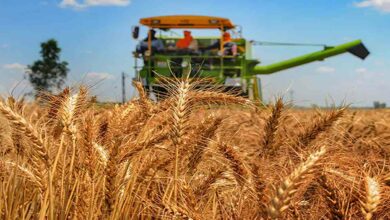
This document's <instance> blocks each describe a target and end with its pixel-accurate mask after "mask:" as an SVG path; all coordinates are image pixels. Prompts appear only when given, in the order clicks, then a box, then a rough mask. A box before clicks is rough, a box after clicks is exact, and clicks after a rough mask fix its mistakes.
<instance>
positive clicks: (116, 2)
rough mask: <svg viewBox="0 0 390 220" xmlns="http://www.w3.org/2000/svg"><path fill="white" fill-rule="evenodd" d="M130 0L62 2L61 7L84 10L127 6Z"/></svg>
mask: <svg viewBox="0 0 390 220" xmlns="http://www.w3.org/2000/svg"><path fill="white" fill-rule="evenodd" d="M129 4H130V0H82V2H80V1H79V0H62V2H61V3H60V7H63V8H67V7H71V8H74V9H83V8H87V7H92V6H127V5H129Z"/></svg>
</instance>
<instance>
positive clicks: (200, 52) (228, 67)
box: [133, 15, 369, 100]
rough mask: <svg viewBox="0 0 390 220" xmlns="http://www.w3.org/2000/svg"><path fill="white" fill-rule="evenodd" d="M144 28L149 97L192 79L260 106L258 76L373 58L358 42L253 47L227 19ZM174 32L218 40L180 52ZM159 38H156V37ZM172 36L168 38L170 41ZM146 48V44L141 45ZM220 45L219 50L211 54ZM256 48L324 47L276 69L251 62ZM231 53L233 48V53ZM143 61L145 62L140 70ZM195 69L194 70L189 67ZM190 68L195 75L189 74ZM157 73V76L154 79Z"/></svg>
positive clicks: (151, 22) (150, 23)
mask: <svg viewBox="0 0 390 220" xmlns="http://www.w3.org/2000/svg"><path fill="white" fill-rule="evenodd" d="M140 24H141V25H144V26H146V27H147V28H148V33H149V35H148V36H149V37H147V38H146V39H143V41H144V42H143V44H144V47H145V45H146V47H147V48H146V50H144V51H143V52H140V51H139V50H137V51H135V52H134V53H133V54H134V57H135V65H134V68H135V72H136V78H137V79H138V80H140V81H141V82H142V83H143V85H144V87H145V89H146V90H147V91H148V92H154V93H155V94H156V95H157V97H159V96H158V94H161V93H163V92H165V89H164V86H163V85H162V83H163V82H164V81H163V80H160V79H161V76H164V77H183V76H185V75H186V74H190V77H200V78H207V79H211V81H213V83H216V84H220V85H221V84H222V85H223V86H224V87H225V88H226V89H227V90H235V91H239V92H240V93H241V94H242V95H244V96H247V97H249V98H250V99H253V100H262V92H261V83H260V79H259V77H257V75H264V74H272V73H275V72H279V71H282V70H285V69H289V68H293V67H296V66H300V65H304V64H307V63H311V62H314V61H323V60H324V59H326V58H328V57H332V56H336V55H339V54H343V53H347V52H349V53H351V54H353V55H355V56H357V57H359V58H361V59H365V58H366V57H367V56H368V55H369V51H368V50H367V49H366V47H365V46H364V45H363V43H362V42H361V41H360V40H355V41H352V42H349V43H345V44H341V45H338V46H326V45H312V44H283V43H271V42H256V41H250V40H247V39H245V38H243V36H242V31H241V27H240V26H236V25H234V24H233V23H232V22H231V21H230V20H229V19H226V18H221V17H210V16H193V15H173V16H158V17H149V18H143V19H141V20H140ZM172 29H182V30H190V29H205V30H206V29H208V30H213V29H214V30H217V31H219V32H220V35H219V36H214V37H194V38H193V41H195V44H194V45H195V47H192V48H191V49H189V48H187V49H178V48H177V47H176V43H177V41H179V40H180V38H181V37H177V36H172V33H174V32H172V31H171V30H172ZM139 30H140V28H139V26H134V27H133V38H134V39H138V37H139ZM154 32H157V34H156V35H157V36H156V37H155V38H154V37H153V33H154ZM169 33H171V34H170V36H169ZM226 33H229V34H228V35H229V36H232V37H231V41H230V42H232V43H233V45H235V46H234V54H231V53H230V54H229V53H226V48H224V43H225V42H224V39H226V38H225V37H224V36H225V35H226ZM155 40H157V41H159V43H160V45H161V43H162V45H163V48H164V49H163V50H156V49H154V47H153V41H155ZM141 42H142V41H141ZM216 42H223V43H222V44H220V43H219V44H218V45H219V48H216V49H208V48H211V47H210V46H211V45H213V44H214V45H215V43H216ZM254 45H285V46H288V45H294V46H299V45H302V46H323V49H322V50H320V51H317V52H313V53H309V54H306V55H303V56H299V57H295V58H292V59H288V60H284V61H281V62H277V63H274V64H270V65H266V66H261V65H258V64H260V61H259V60H257V59H254V58H252V46H254ZM230 49H231V48H230ZM139 59H143V62H142V65H139ZM194 63H195V64H196V65H191V64H194ZM191 68H192V70H190V69H191ZM156 73H158V74H156Z"/></svg>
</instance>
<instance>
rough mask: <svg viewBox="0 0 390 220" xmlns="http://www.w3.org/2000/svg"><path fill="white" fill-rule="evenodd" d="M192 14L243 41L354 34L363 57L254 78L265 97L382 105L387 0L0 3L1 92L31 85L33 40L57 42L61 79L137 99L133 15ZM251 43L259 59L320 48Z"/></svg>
mask: <svg viewBox="0 0 390 220" xmlns="http://www.w3.org/2000/svg"><path fill="white" fill-rule="evenodd" d="M174 14H196V15H210V16H221V17H227V18H230V19H231V20H232V22H233V23H234V24H239V25H241V26H242V27H243V34H244V37H245V38H247V39H250V40H262V41H276V42H303V43H321V44H328V45H337V44H341V43H345V42H348V41H352V40H355V39H362V40H363V42H364V44H365V45H366V46H367V48H368V49H369V50H370V52H371V55H370V56H369V57H368V58H367V59H366V60H365V61H362V60H360V59H357V58H355V57H353V56H352V55H349V54H344V55H340V56H337V57H333V58H329V59H327V60H325V61H323V62H316V63H311V64H308V65H305V66H301V67H297V68H293V69H290V70H285V71H282V72H278V73H275V74H272V75H267V76H260V78H261V81H262V89H263V96H264V99H265V100H266V101H269V100H272V99H273V98H274V97H275V96H279V95H282V96H284V97H285V99H286V100H290V99H293V100H294V103H295V104H296V105H302V106H310V105H312V104H316V105H320V106H324V105H329V104H332V103H335V104H340V103H342V102H344V103H348V104H351V105H353V106H372V103H373V101H380V102H387V103H388V104H390V96H389V95H388V94H390V86H389V85H390V43H389V39H390V0H299V1H291V0H251V1H249V0H241V1H236V0H234V1H227V0H197V1H189V0H0V94H2V95H10V94H12V95H16V96H20V95H21V94H23V93H25V92H29V91H30V90H31V87H30V86H29V83H28V81H27V80H26V79H24V78H25V77H26V74H25V68H26V66H27V65H29V64H32V63H33V62H34V61H35V60H37V59H39V50H40V43H41V42H44V41H46V40H48V39H50V38H55V39H56V40H57V41H58V43H59V46H60V47H61V48H62V52H61V59H62V60H65V61H67V62H68V63H69V68H70V72H69V74H68V79H67V82H66V83H67V85H70V86H75V85H79V84H87V85H90V86H91V93H92V94H93V95H97V96H98V99H99V100H104V101H120V100H121V87H120V86H121V81H120V77H121V73H122V72H125V73H126V75H127V79H128V80H127V94H126V95H127V97H128V98H130V97H132V96H134V95H135V91H134V89H133V88H131V85H130V80H131V79H132V78H133V77H134V70H133V66H134V59H133V58H132V51H133V50H134V48H135V45H136V44H137V42H136V41H135V40H133V39H132V38H131V27H132V26H133V25H137V24H138V21H139V19H140V18H143V17H149V16H158V15H174ZM318 49H319V48H308V47H302V48H299V47H288V48H286V47H260V46H258V47H255V48H253V51H254V52H253V55H254V57H256V58H258V59H260V60H261V61H262V64H271V63H273V62H277V61H281V60H283V59H287V58H291V57H294V56H298V55H301V54H304V53H308V52H311V51H315V50H318Z"/></svg>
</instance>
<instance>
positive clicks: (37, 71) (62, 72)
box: [28, 39, 69, 93]
mask: <svg viewBox="0 0 390 220" xmlns="http://www.w3.org/2000/svg"><path fill="white" fill-rule="evenodd" d="M60 52H61V48H59V47H58V44H57V41H56V40H54V39H50V40H48V41H47V42H43V43H41V51H40V54H41V57H42V60H37V61H35V62H34V63H33V64H32V65H29V66H28V71H29V74H28V75H29V81H30V83H31V84H32V86H33V87H34V90H35V92H36V93H39V92H48V93H52V92H53V88H57V89H60V88H61V86H62V85H63V84H64V82H65V79H66V76H67V73H68V71H69V69H68V67H67V66H68V63H67V62H65V61H62V62H61V61H60Z"/></svg>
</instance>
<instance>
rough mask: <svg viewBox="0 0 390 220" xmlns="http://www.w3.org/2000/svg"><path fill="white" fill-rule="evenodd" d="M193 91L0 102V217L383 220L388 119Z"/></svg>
mask: <svg viewBox="0 0 390 220" xmlns="http://www.w3.org/2000/svg"><path fill="white" fill-rule="evenodd" d="M196 83H197V82H193V81H191V80H189V79H180V80H176V81H170V80H169V84H168V85H169V86H168V90H169V94H170V95H169V96H168V97H167V98H166V99H164V100H163V101H161V102H158V103H156V102H154V101H152V100H150V99H148V97H147V95H146V93H145V91H143V87H142V86H141V85H140V84H137V83H136V88H137V89H138V91H139V94H140V96H139V97H140V98H137V99H134V100H131V101H129V102H128V103H125V104H123V105H115V106H112V107H104V108H101V107H99V106H96V105H93V104H91V103H89V102H88V100H89V99H88V91H87V90H86V89H85V88H83V87H81V88H79V89H78V90H69V89H66V90H64V91H63V92H62V93H61V94H59V95H57V96H52V97H50V98H48V99H47V101H46V103H45V105H42V103H39V104H38V103H24V102H23V101H22V100H20V101H18V100H15V99H13V98H12V97H10V98H8V99H6V100H3V101H1V102H0V112H1V115H2V116H1V119H0V121H1V125H2V126H1V127H0V143H1V148H0V194H1V195H2V196H1V197H0V218H1V219H379V218H382V219H387V218H390V214H389V213H390V212H389V207H390V205H389V202H390V193H389V189H390V181H389V180H390V175H389V168H390V167H389V164H388V158H389V155H390V148H389V147H390V138H389V137H390V136H389V134H390V121H389V119H388V118H389V116H390V111H388V110H378V111H359V110H352V109H347V108H344V107H342V108H334V109H326V110H320V109H316V110H315V109H313V110H299V109H291V108H289V106H288V105H286V104H285V103H283V100H282V99H280V98H279V99H276V100H275V104H271V105H269V106H268V107H266V108H263V107H262V108H258V107H257V105H256V104H254V103H251V102H250V101H249V100H246V99H244V98H242V97H236V96H234V95H232V94H226V93H220V92H219V91H218V89H210V90H207V91H198V90H196V89H194V88H195V87H196Z"/></svg>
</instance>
